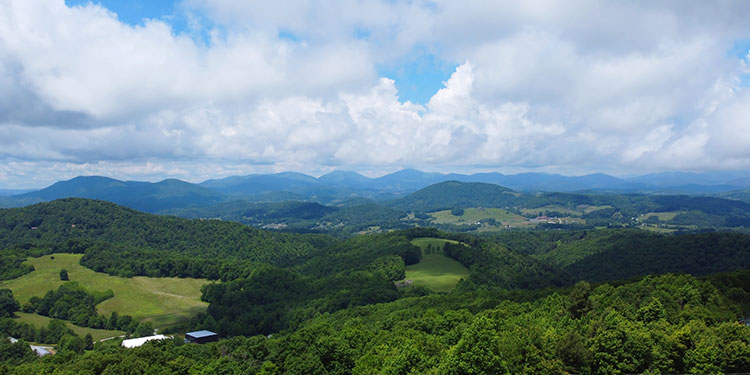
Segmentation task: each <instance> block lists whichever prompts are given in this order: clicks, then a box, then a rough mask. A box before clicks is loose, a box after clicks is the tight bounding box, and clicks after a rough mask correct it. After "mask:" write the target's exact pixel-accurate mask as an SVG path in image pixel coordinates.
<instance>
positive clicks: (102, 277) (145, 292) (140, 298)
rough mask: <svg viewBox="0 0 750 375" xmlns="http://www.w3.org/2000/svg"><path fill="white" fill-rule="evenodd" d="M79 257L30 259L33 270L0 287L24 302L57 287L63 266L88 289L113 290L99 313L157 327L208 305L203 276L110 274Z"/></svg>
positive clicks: (65, 255)
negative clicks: (88, 265) (203, 294)
mask: <svg viewBox="0 0 750 375" xmlns="http://www.w3.org/2000/svg"><path fill="white" fill-rule="evenodd" d="M81 257H82V254H52V255H45V256H43V257H39V258H29V260H27V263H29V264H31V265H33V266H34V271H33V272H31V273H28V274H26V275H24V276H21V277H19V278H17V279H13V280H8V281H3V282H0V288H8V289H11V290H13V295H14V296H15V297H16V299H17V300H18V301H19V302H20V303H21V304H22V305H23V304H24V303H25V302H27V301H28V300H29V299H30V298H31V297H33V296H39V297H42V296H44V294H45V293H47V291H49V290H53V289H57V288H58V287H59V286H60V285H61V284H62V283H63V281H61V280H60V270H61V269H66V270H68V275H69V277H70V280H71V281H77V282H78V283H80V284H81V285H83V286H84V287H85V288H88V289H89V290H92V291H105V290H108V289H111V290H112V291H113V292H114V294H115V296H114V297H113V298H110V299H108V300H106V301H104V302H102V303H100V304H99V305H98V306H97V310H98V311H99V313H100V314H104V315H106V316H108V315H109V314H111V313H112V312H113V311H117V313H118V314H120V315H130V316H132V317H134V318H136V319H139V320H141V321H151V322H152V323H153V325H154V327H156V328H162V327H165V326H169V325H172V324H175V323H179V322H182V321H185V320H188V319H190V317H191V316H193V315H194V314H196V313H198V312H200V311H203V310H205V308H206V307H207V304H206V303H205V302H201V300H200V295H201V291H200V289H201V286H203V285H204V284H206V283H207V282H208V281H207V280H205V279H189V278H184V279H183V278H167V277H158V278H150V277H142V276H137V277H132V278H124V277H116V276H110V275H107V274H105V273H100V272H94V271H92V270H90V269H88V268H86V267H83V266H81V265H80V264H79V261H80V260H81Z"/></svg>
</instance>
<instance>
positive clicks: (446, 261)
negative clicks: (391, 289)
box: [405, 237, 469, 292]
mask: <svg viewBox="0 0 750 375" xmlns="http://www.w3.org/2000/svg"><path fill="white" fill-rule="evenodd" d="M446 242H449V243H453V244H457V243H460V242H458V241H454V240H446V239H443V238H433V237H420V238H415V239H413V240H411V243H412V244H414V245H415V246H419V247H420V248H421V249H422V250H423V251H424V250H426V249H427V247H428V246H432V247H437V248H440V249H442V248H443V245H444V244H445V243H446ZM468 277H469V269H467V268H466V267H464V266H463V265H462V264H461V263H459V262H457V261H455V260H453V259H451V258H449V257H447V256H445V255H443V254H424V255H423V256H422V260H421V261H420V262H419V263H417V264H413V265H411V266H406V279H405V280H412V281H414V284H413V285H422V286H426V287H428V288H430V289H432V290H434V291H436V292H447V291H449V290H451V289H453V287H455V286H456V284H457V283H458V280H460V279H461V278H464V279H466V278H468Z"/></svg>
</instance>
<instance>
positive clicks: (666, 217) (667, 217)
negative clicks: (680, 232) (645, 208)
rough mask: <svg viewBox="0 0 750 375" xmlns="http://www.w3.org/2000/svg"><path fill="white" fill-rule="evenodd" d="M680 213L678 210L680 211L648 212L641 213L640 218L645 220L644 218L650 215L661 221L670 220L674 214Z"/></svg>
mask: <svg viewBox="0 0 750 375" xmlns="http://www.w3.org/2000/svg"><path fill="white" fill-rule="evenodd" d="M681 213H682V212H680V211H667V212H649V213H647V214H643V215H642V216H641V217H640V220H646V219H648V218H649V217H651V216H656V217H658V218H659V220H661V221H670V220H672V219H674V217H675V216H677V215H679V214H681Z"/></svg>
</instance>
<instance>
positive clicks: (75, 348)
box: [57, 335, 85, 354]
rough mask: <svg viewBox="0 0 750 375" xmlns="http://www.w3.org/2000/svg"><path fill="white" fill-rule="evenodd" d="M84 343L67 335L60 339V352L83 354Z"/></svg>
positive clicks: (58, 345)
mask: <svg viewBox="0 0 750 375" xmlns="http://www.w3.org/2000/svg"><path fill="white" fill-rule="evenodd" d="M84 345H85V344H84V342H83V340H81V338H80V337H78V336H73V335H65V336H63V337H62V338H60V342H58V344H57V348H58V350H60V351H61V352H72V353H77V354H81V353H83V349H84Z"/></svg>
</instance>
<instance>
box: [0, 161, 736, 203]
mask: <svg viewBox="0 0 750 375" xmlns="http://www.w3.org/2000/svg"><path fill="white" fill-rule="evenodd" d="M447 181H459V182H480V183H486V184H494V185H500V186H502V187H504V188H507V189H512V190H514V191H518V192H612V193H646V194H694V195H720V196H722V197H726V198H735V199H743V198H745V197H747V196H748V194H747V193H746V191H747V190H748V189H750V173H749V172H706V173H687V172H666V173H656V174H648V175H644V176H638V177H631V178H618V177H614V176H610V175H606V174H602V173H595V174H589V175H585V176H563V175H559V174H548V173H521V174H515V175H504V174H501V173H477V174H471V175H465V174H457V173H450V174H442V173H428V172H422V171H419V170H415V169H404V170H401V171H398V172H395V173H392V174H388V175H385V176H382V177H377V178H370V177H366V176H363V175H361V174H359V173H356V172H351V171H334V172H331V173H329V174H326V175H323V176H321V177H318V178H315V177H313V176H309V175H306V174H302V173H295V172H284V173H276V174H253V175H247V176H232V177H227V178H222V179H213V180H207V181H204V182H202V183H199V184H193V183H188V182H185V181H180V180H176V179H168V180H164V181H160V182H156V183H151V182H140V181H120V180H116V179H112V178H108V177H100V176H85V177H84V176H81V177H76V178H73V179H71V180H68V181H60V182H57V183H55V184H53V185H51V186H49V187H47V188H44V189H41V190H38V191H31V192H25V193H22V194H14V195H8V194H13V193H18V191H5V194H6V195H3V194H0V206H2V207H18V206H24V205H28V204H32V203H38V202H43V201H50V200H54V199H58V198H67V197H78V198H91V199H100V200H106V201H110V202H114V203H117V204H121V205H124V206H128V207H131V208H134V209H137V210H141V211H145V212H160V211H165V210H170V209H176V208H189V207H207V206H212V205H216V204H218V203H222V202H228V201H232V200H246V201H250V202H281V201H288V200H298V201H311V202H318V203H321V204H329V205H330V204H333V205H336V204H342V203H343V202H346V201H351V200H352V199H354V198H366V199H371V200H375V201H393V200H395V199H398V198H401V197H404V196H406V195H407V194H409V193H413V192H415V191H417V190H419V189H422V188H425V187H427V186H430V185H434V184H438V183H444V182H447ZM443 190H445V189H443ZM448 190H450V189H448ZM743 192H744V193H743ZM482 194H484V192H483V193H482Z"/></svg>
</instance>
